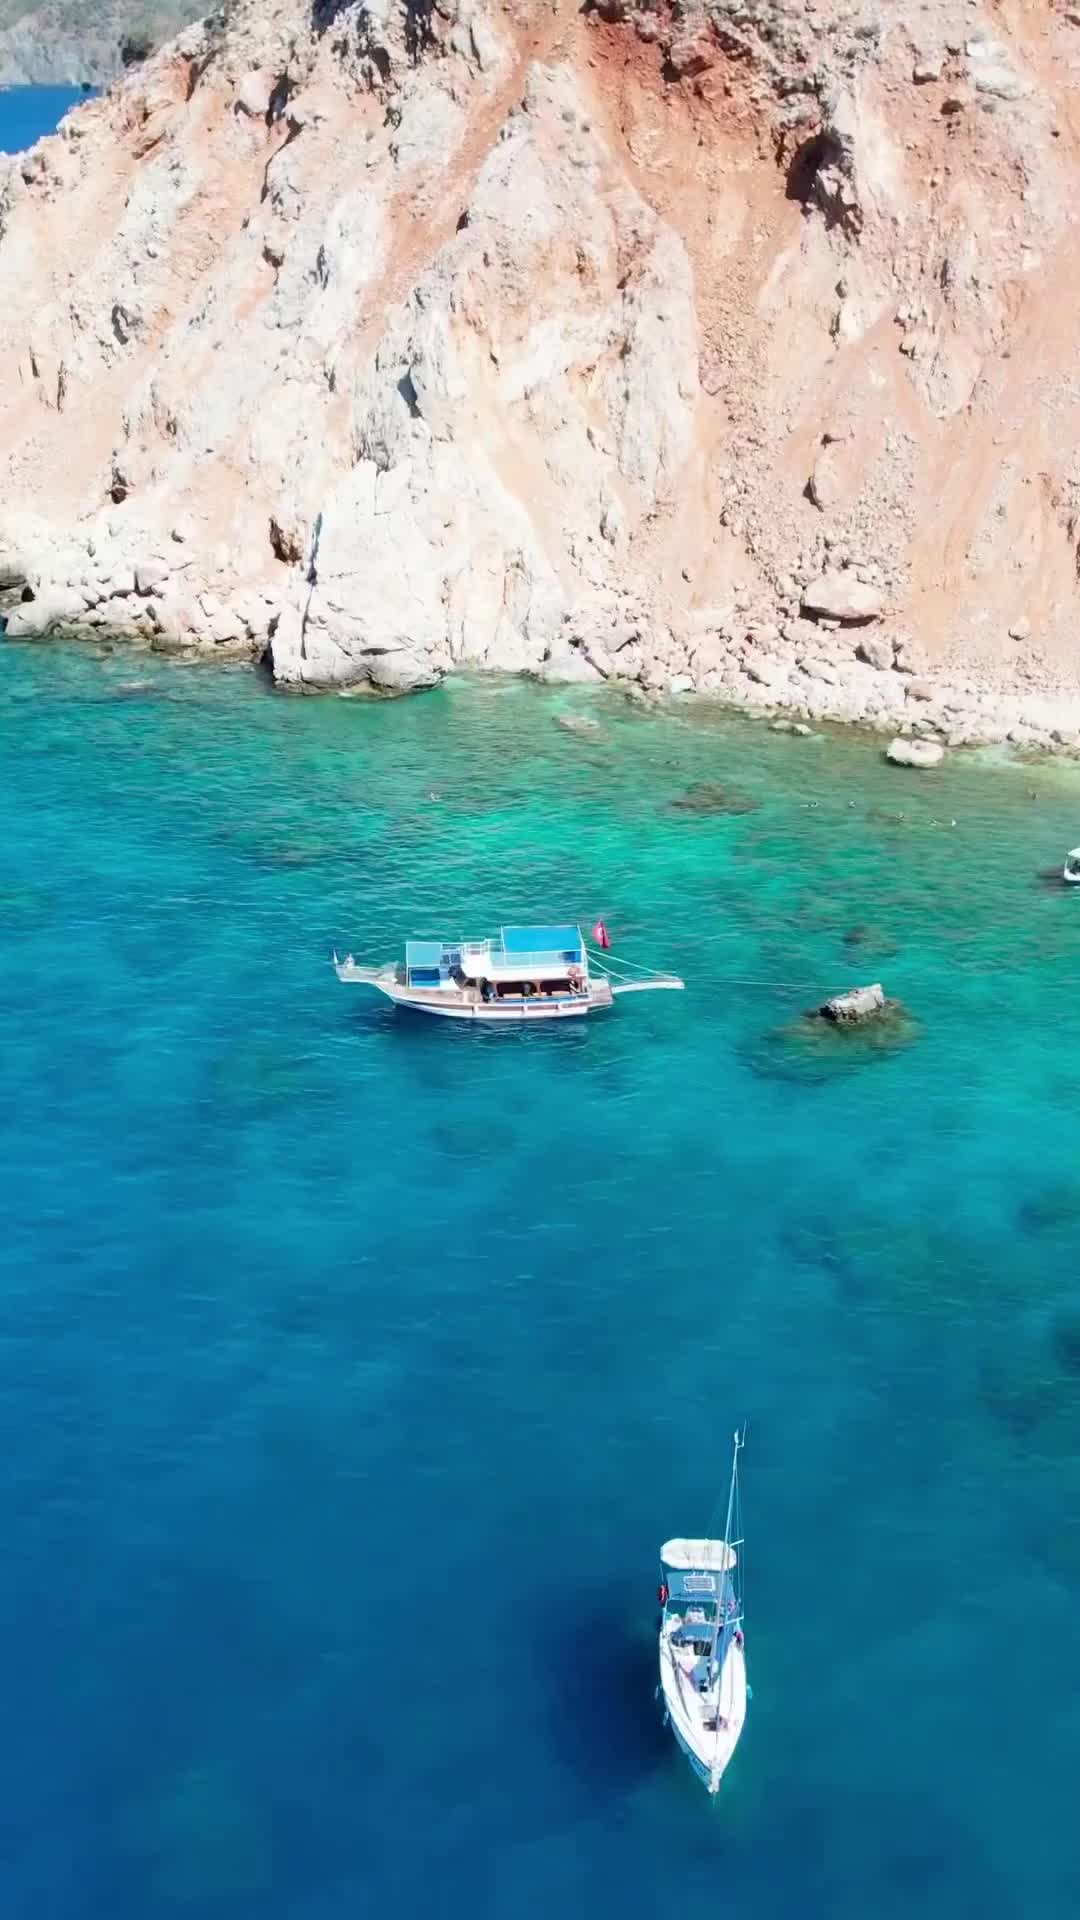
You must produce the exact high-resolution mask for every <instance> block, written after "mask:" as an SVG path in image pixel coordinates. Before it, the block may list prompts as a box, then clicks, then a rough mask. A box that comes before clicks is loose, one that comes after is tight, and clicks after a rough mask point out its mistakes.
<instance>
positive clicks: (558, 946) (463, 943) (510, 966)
mask: <svg viewBox="0 0 1080 1920" xmlns="http://www.w3.org/2000/svg"><path fill="white" fill-rule="evenodd" d="M571 968H575V969H577V970H578V972H580V973H581V975H582V976H583V977H584V978H587V977H588V971H589V963H588V955H587V953H586V950H585V942H584V940H583V939H582V937H581V929H580V927H571V926H562V927H551V926H543V927H503V929H502V931H501V933H500V935H499V938H498V940H457V941H454V940H409V941H407V942H406V944H405V970H406V979H407V981H408V984H409V985H410V986H412V987H435V988H438V987H440V986H444V985H449V984H450V983H452V982H453V981H454V979H455V978H456V977H460V976H464V978H465V979H466V980H490V981H491V982H492V984H493V985H496V986H498V985H501V984H509V983H511V982H513V981H519V980H520V981H525V980H532V981H537V982H540V981H545V980H565V979H566V977H567V975H568V973H569V971H570V969H571Z"/></svg>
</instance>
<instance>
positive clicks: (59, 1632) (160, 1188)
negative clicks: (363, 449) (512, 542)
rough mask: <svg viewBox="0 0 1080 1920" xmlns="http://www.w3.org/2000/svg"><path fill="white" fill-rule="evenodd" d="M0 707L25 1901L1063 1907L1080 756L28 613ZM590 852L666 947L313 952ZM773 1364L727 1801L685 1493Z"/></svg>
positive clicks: (502, 900) (9, 1584)
mask: <svg viewBox="0 0 1080 1920" xmlns="http://www.w3.org/2000/svg"><path fill="white" fill-rule="evenodd" d="M571 712H574V713H578V714H581V713H588V714H591V715H592V716H593V717H595V718H596V719H597V720H598V721H599V723H600V728H599V731H598V732H597V733H595V734H594V735H591V736H585V735H580V734H576V733H571V732H568V731H566V730H565V729H564V728H562V727H561V726H559V725H557V724H556V716H558V715H559V714H566V713H571ZM0 765H2V766H3V768H4V774H5V812H6V822H5V826H6V830H5V834H4V851H3V857H2V864H0V898H2V905H3V913H4V929H5V932H4V939H3V943H2V945H0V1001H2V1006H3V1013H4V1038H5V1044H4V1066H5V1073H4V1090H5V1099H4V1104H3V1111H2V1116H0V1130H2V1141H0V1164H2V1166H3V1168H4V1176H5V1206H4V1216H5V1218H4V1233H3V1236H2V1239H0V1431H2V1434H3V1439H4V1443H5V1447H4V1451H5V1457H6V1460H7V1472H6V1473H5V1475H4V1476H3V1480H2V1482H0V1534H2V1538H3V1541H4V1547H5V1578H4V1580H3V1583H2V1585H0V1648H2V1650H3V1675H2V1694H3V1698H4V1702H5V1710H6V1723H7V1729H8V1736H7V1739H6V1741H5V1743H4V1749H3V1759H2V1762H0V1768H2V1779H0V1806H2V1808H3V1819H4V1846H3V1865H2V1867H0V1889H2V1891H3V1896H4V1900H5V1909H6V1911H8V1912H11V1913H26V1914H31V1913H34V1914H43V1915H45V1914H47V1915H48V1916H50V1920H76V1916H78V1917H79V1920H82V1917H83V1916H87V1915H94V1916H97V1915H108V1916H109V1917H110V1920H136V1917H137V1920H147V1917H148V1916H158V1915H161V1916H172V1915H180V1914H182V1915H187V1916H197V1920H226V1916H227V1917H228V1920H233V1916H236V1917H237V1920H247V1917H248V1916H255V1915H258V1916H260V1920H278V1916H281V1917H282V1920H284V1917H285V1916H288V1920H337V1916H346V1915H347V1916H356V1915H366V1914H369V1913H370V1914H376V1913H379V1914H384V1913H387V1912H390V1911H394V1912H397V1913H400V1914H404V1915H408V1916H412V1915H428V1914H431V1915H438V1916H452V1917H454V1920H456V1916H468V1920H525V1916H529V1920H532V1917H533V1916H536V1915H538V1914H558V1915H559V1916H561V1920H579V1917H580V1920H585V1916H594V1915H596V1914H597V1913H602V1914H624V1915H630V1916H638V1915H641V1916H651V1915H655V1914H656V1913H657V1912H660V1911H671V1910H672V1909H673V1908H674V1909H677V1910H680V1911H689V1912H695V1913H696V1912H705V1911H707V1912H710V1913H712V1912H722V1913H726V1914H731V1915H736V1916H739V1917H740V1920H743V1917H746V1920H750V1917H751V1916H752V1917H753V1920H791V1916H792V1915H795V1914H798V1915H801V1916H814V1917H815V1920H816V1917H817V1916H821V1920H826V1916H827V1917H828V1920H837V1917H838V1916H844V1917H845V1920H846V1917H847V1916H850V1917H851V1920H866V1916H868V1915H873V1916H875V1920H892V1917H893V1916H897V1917H899V1916H901V1915H904V1916H908V1915H909V1914H911V1913H912V1912H913V1911H919V1912H920V1913H922V1914H926V1915H928V1916H930V1920H945V1917H946V1916H948V1920H957V1916H961V1915H971V1916H975V1915H977V1916H979V1917H980V1920H999V1917H1000V1920H1015V1915H1016V1914H1017V1913H1018V1912H1023V1913H1024V1914H1025V1915H1039V1916H1056V1915H1062V1916H1064V1915H1066V1914H1069V1915H1071V1914H1072V1913H1074V1912H1075V1907H1076V1892H1077V1884H1078V1881H1077V1870H1078V1842H1077V1837H1076V1821H1075V1815H1074V1811H1073V1798H1074V1788H1073V1770H1074V1764H1075V1756H1076V1752H1077V1747H1078V1743H1080V1635H1078V1634H1077V1630H1076V1600H1077V1585H1078V1581H1080V1420H1078V1414H1077V1389H1078V1384H1080V1279H1078V1275H1080V1259H1078V1255H1080V1169H1078V1166H1077V1127H1076V1113H1077V1107H1078V1099H1080V1064H1078V1058H1077V1048H1076V1040H1075V1032H1074V1021H1073V1008H1074V1003H1075V987H1076V978H1077V968H1076V954H1077V951H1078V946H1080V922H1078V919H1077V915H1078V914H1080V898H1073V897H1072V895H1071V894H1067V893H1066V892H1065V890H1064V889H1060V888H1056V887H1051V886H1049V885H1048V884H1047V883H1045V882H1044V881H1042V880H1041V879H1040V878H1039V877H1038V876H1039V870H1040V869H1041V868H1043V867H1045V866H1046V865H1047V864H1048V863H1052V862H1057V861H1059V860H1060V856H1061V855H1062V853H1063V851H1064V849H1065V848H1066V847H1068V846H1071V845H1073V844H1074V843H1075V842H1076V841H1077V840H1080V786H1078V785H1077V784H1076V777H1075V775H1074V776H1072V778H1071V781H1070V777H1069V776H1066V775H1065V774H1063V773H1061V772H1060V771H1058V770H1056V769H1041V768H1040V769H1035V770H1032V769H1015V768H1013V769H1008V770H1005V769H1003V770H998V771H988V770H986V769H985V768H983V769H977V768H971V767H962V766H960V765H959V764H956V765H953V766H949V767H947V768H945V769H943V770H942V771H941V772H940V773H939V774H931V775H910V774H906V773H904V772H901V771H899V770H896V769H892V768H888V767H886V766H885V765H883V764H882V762H881V759H880V750H879V749H878V748H876V747H875V746H874V745H873V744H872V743H871V744H867V743H862V742H859V741H857V740H855V739H845V738H837V739H833V740H830V741H829V742H827V743H826V742H816V741H810V742H807V741H801V740H791V739H786V738H781V737H777V736H773V735H770V734H769V733H768V732H767V730H765V729H763V728H761V727H757V726H754V725H752V724H750V723H748V722H741V721H738V720H736V719H733V718H724V717H723V716H721V715H717V714H708V713H706V712H703V711H699V712H691V711H690V710H684V711H680V712H678V713H673V714H669V715H666V716H664V715H661V716H652V715H643V714H641V713H639V712H638V711H637V710H635V709H633V708H631V707H628V706H623V705H621V704H620V703H618V702H614V701H611V700H610V699H596V700H594V701H593V702H592V703H591V704H590V703H588V702H587V701H586V698H585V696H584V695H582V694H580V693H571V692H559V693H551V692H543V691H538V690H536V689H532V688H528V687H524V686H510V687H503V686H502V685H499V684H480V685H476V686H470V685H460V686H455V687H452V688H448V689H445V690H443V691H441V692H439V693H437V694H433V695H429V696H425V697H422V698H417V699H414V700H411V701H407V702H401V703H397V704H391V705H369V704H364V703H362V702H343V701H305V702H290V701H287V700H284V699H281V698H279V697H275V696H274V695H273V694H272V693H270V692H269V691H268V690H267V689H266V688H265V687H264V686H263V685H262V684H261V682H260V681H259V680H258V679H257V678H256V677H255V676H252V675H250V674H244V673H239V672H238V673H235V674H233V673H215V672H213V671H210V670H206V671H190V670H183V669H176V668H170V667H167V666H165V665H162V664H159V663H157V662H155V661H152V660H151V661H144V660H141V659H138V658H133V657H132V656H130V655H120V654H117V655H114V656H112V657H106V658H103V659H102V658H97V657H94V656H92V655H91V654H89V653H87V652H78V651H60V650H47V649H44V648H41V649H35V648H33V647H15V646H8V647H5V648H4V649H3V650H2V652H0ZM717 783H720V784H722V785H723V787H724V788H725V790H726V791H725V796H724V800H723V804H724V805H726V806H727V807H739V806H742V807H745V808H746V810H745V811H741V812H740V811H724V812H718V811H701V810H699V809H700V808H701V807H702V806H708V805H710V804H712V805H715V804H717V802H718V796H717V795H716V793H715V792H713V793H712V794H711V795H710V794H709V793H706V794H704V795H703V794H702V793H701V791H700V789H701V787H702V785H703V784H704V785H707V786H708V785H711V786H712V787H713V788H715V786H716V784H717ZM695 788H697V789H698V792H697V793H696V795H695V794H692V798H691V805H690V806H689V807H680V806H678V805H676V804H675V803H676V802H678V801H679V800H680V799H682V798H684V797H685V796H686V794H687V792H688V790H693V789H695ZM953 821H955V823H956V824H955V825H953V824H951V822H953ZM598 913H603V915H604V916H605V918H606V919H607V921H608V925H609V927H610V928H611V931H612V938H613V945H614V947H615V949H616V950H619V951H623V952H626V953H628V954H630V955H632V956H636V957H639V958H642V959H644V960H646V961H650V960H654V961H656V962H659V963H661V964H667V965H670V966H672V967H675V968H677V969H678V970H679V971H681V972H682V973H684V974H685V976H686V979H687V982H688V989H687V992H686V993H685V994H684V995H676V994H657V995H654V996H641V997H639V998H637V999H630V1000H624V1001H623V1002H622V1003H621V1004H619V1005H618V1006H617V1007H616V1008H615V1010H614V1011H613V1012H612V1013H611V1014H610V1015H608V1016H606V1017H598V1018H596V1019H594V1020H591V1021H588V1022H584V1023H582V1024H581V1025H580V1026H578V1025H574V1026H569V1027H561V1028H559V1029H557V1030H555V1031H547V1030H545V1031H541V1032H529V1033H518V1034H505V1033H496V1034H491V1033H487V1032H474V1031H470V1030H468V1029H458V1028H455V1027H454V1026H449V1025H442V1024H440V1023H436V1022H430V1023H424V1022H423V1021H420V1020H412V1021H410V1019H409V1018H408V1016H405V1015H395V1014H394V1013H393V1012H392V1011H391V1010H389V1009H385V1008H384V1007H383V1006H382V1004H381V1003H376V1002H374V1001H373V1000H369V999H368V998H366V997H364V996H363V995H362V994H361V993H359V992H354V991H351V990H347V989H345V988H342V987H340V986H339V985H338V984H337V982H336V981H335V979H334V977H333V975H332V973H331V971H330V967H329V964H328V954H329V950H330V948H331V946H332V945H333V944H334V943H338V944H339V945H340V944H347V945H350V946H353V947H355V949H356V950H357V952H358V953H360V952H362V951H372V952H375V953H380V952H381V953H392V952H394V951H395V950H396V948H397V947H398V946H399V944H400V940H401V938H402V936H403V935H404V934H405V933H407V932H415V933H422V932H426V931H430V932H440V931H444V930H446V931H458V930H465V931H483V930H486V929H488V928H492V927H494V926H496V925H497V924H498V922H499V921H500V919H504V918H505V919H515V918H525V917H528V916H533V915H535V916H548V915H556V916H561V915H563V914H565V915H567V916H573V917H577V916H581V917H582V918H583V919H586V920H589V919H591V918H592V917H593V916H595V915H596V914H598ZM874 977H882V978H883V979H884V981H885V983H886V985H887V987H888V988H889V990H890V991H891V992H892V993H894V994H897V995H899V996H900V997H902V999H903V1000H904V1002H905V1003H906V1004H907V1006H908V1007H909V1009H910V1010H911V1013H912V1015H913V1016H914V1018H915V1020H916V1021H917V1025H916V1026H913V1027H911V1028H910V1029H901V1030H900V1033H899V1036H898V1038H899V1039H900V1040H901V1041H904V1042H906V1043H907V1044H903V1045H898V1046H896V1047H895V1048H885V1049H880V1050H877V1051H875V1052H873V1053H866V1052H864V1051H862V1050H861V1049H860V1048H859V1047H858V1043H856V1049H855V1050H854V1051H852V1050H851V1049H850V1048H848V1049H847V1050H845V1051H843V1052H840V1053H837V1052H835V1051H831V1050H830V1051H826V1052H821V1051H819V1050H817V1049H816V1048H814V1047H808V1046H807V1044H806V1039H805V1036H804V1033H803V1032H802V1031H801V1030H800V1028H799V1025H798V1023H797V1022H796V1027H795V1030H794V1032H790V1031H785V1029H786V1028H787V1026H788V1023H789V1022H790V1020H791V1018H792V1016H793V1015H797V1014H798V1012H799V1010H800V1009H801V1008H803V1007H804V1006H805V1005H806V1004H807V1003H808V1002H809V1001H811V1000H813V999H814V998H815V997H816V996H819V995H820V994H822V993H823V992H824V991H826V990H828V989H831V988H835V987H837V986H839V985H843V984H845V983H848V982H850V981H852V980H858V979H865V978H874ZM839 1044H840V1043H839V1042H837V1045H838V1046H839ZM744 1416H745V1418H746V1419H747V1421H748V1423H749V1442H748V1447H747V1453H746V1456H745V1481H744V1495H745V1508H746V1523H747V1529H748V1547H747V1558H746V1568H747V1606H748V1619H747V1646H748V1656H749V1660H750V1665H751V1678H752V1681H753V1686H754V1700H753V1706H752V1710H751V1718H750V1720H749V1722H748V1726H747V1731H746V1734H745V1736H744V1740H743V1743H742V1745H741V1747H740V1750H739V1753H738V1756H737V1759H736V1763H735V1765H734V1767H733V1769H732V1771H731V1773H730V1774H729V1776H728V1779H727V1781H726V1782H725V1786H724V1790H723V1792H722V1794H721V1796H720V1799H719V1802H718V1803H717V1804H716V1805H714V1806H710V1805H709V1804H708V1803H707V1801H706V1798H705V1796H704V1795H703V1793H702V1792H701V1791H700V1789H699V1788H698V1787H697V1786H696V1785H695V1783H694V1782H693V1780H692V1779H691V1777H690V1774H689V1771H688V1769H687V1768H686V1767H685V1764H684V1763H682V1762H681V1761H680V1760H679V1758H678V1756H677V1754H676V1753H675V1751H674V1747H673V1744H672V1743H671V1741H670V1740H669V1738H668V1736H667V1735H666V1734H665V1733H664V1732H663V1730H662V1729H661V1727H660V1725H659V1723H658V1720H657V1717H656V1712H655V1708H654V1703H653V1684H654V1667H653V1641H652V1635H653V1628H654V1619H655V1586H656V1548H657V1545H658V1543H659V1541H660V1540H661V1539H662V1538H663V1537H664V1536H665V1535H667V1534H668V1533H671V1532H676V1531H680V1532H681V1531H688V1532H692V1531H696V1530H698V1529H700V1528H703V1527H704V1526H705V1525H706V1524H707V1522H708V1520H709V1518H710V1516H711V1514H712V1512H713V1509H714V1504H715V1502H716V1500H717V1498H718V1496H719V1495H720V1494H721V1493H722V1491H723V1487H724V1483H725V1479H726V1472H727V1462H728V1440H729V1434H730V1430H731V1428H732V1426H733V1425H734V1423H735V1421H736V1420H737V1419H740V1418H742V1417H744Z"/></svg>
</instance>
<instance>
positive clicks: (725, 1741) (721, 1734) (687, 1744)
mask: <svg viewBox="0 0 1080 1920" xmlns="http://www.w3.org/2000/svg"><path fill="white" fill-rule="evenodd" d="M660 1684H661V1688H662V1690H663V1695H664V1706H665V1708H666V1711H667V1718H668V1721H669V1724H670V1726H671V1729H672V1732H673V1733H674V1735H675V1738H676V1740H677V1741H678V1743H679V1745H680V1747H681V1748H682V1750H683V1752H684V1753H685V1755H686V1757H687V1759H688V1760H689V1762H690V1765H691V1766H692V1767H693V1769H694V1772H695V1773H696V1774H697V1776H698V1778H699V1780H701V1781H702V1782H703V1784H704V1786H705V1787H706V1789H707V1791H708V1792H709V1793H716V1792H718V1790H719V1787H720V1782H721V1780H722V1779H723V1777H724V1774H725V1772H726V1771H727V1768H728V1766H729V1764H730V1762H731V1758H732V1755H733V1754H734V1752H735V1749H736V1747H737V1746H738V1744H739V1737H740V1735H741V1733H742V1730H743V1726H744V1724H745V1721H746V1654H745V1651H744V1649H743V1647H742V1646H741V1645H739V1643H738V1642H737V1641H734V1640H732V1642H731V1643H730V1645H729V1646H728V1649H727V1654H726V1656H725V1659H724V1664H723V1666H722V1668H721V1670H720V1684H719V1689H718V1692H717V1694H716V1695H714V1696H712V1697H711V1698H709V1699H707V1700H706V1699H703V1697H702V1696H701V1695H700V1694H699V1693H698V1692H696V1690H695V1688H694V1687H693V1686H692V1685H691V1683H690V1681H689V1680H688V1678H687V1676H686V1674H684V1673H683V1672H682V1670H681V1669H680V1667H679V1664H678V1661H677V1659H676V1657H675V1655H674V1653H673V1650H672V1646H671V1642H670V1640H669V1639H668V1637H667V1635H666V1634H665V1633H663V1632H661V1635H660Z"/></svg>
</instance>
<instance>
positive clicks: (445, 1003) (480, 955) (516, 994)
mask: <svg viewBox="0 0 1080 1920" xmlns="http://www.w3.org/2000/svg"><path fill="white" fill-rule="evenodd" d="M334 970H335V972H336V974H337V977H338V979H339V980H342V981H344V982H345V983H346V984H347V985H354V986H363V987H373V988H374V989H375V991H376V992H377V993H381V994H384V995H385V996H386V998H387V999H388V1000H391V1001H393V1003H394V1005H395V1006H398V1007H412V1008H413V1009H414V1011H415V1012H417V1013H433V1014H437V1015H440V1016H441V1017H442V1018H444V1019H451V1020H485V1021H489V1022H491V1023H492V1024H495V1025H499V1024H502V1025H508V1024H509V1025H514V1024H517V1023H519V1022H520V1021H523V1020H565V1019H574V1018H578V1017H580V1016H581V1015H583V1014H586V1013H596V1012H597V1011H599V1010H600V1009H601V1008H603V1007H610V1006H612V1005H613V1003H614V1000H615V997H616V995H617V994H620V993H644V992H648V991H650V990H652V991H655V990H656V989H658V988H672V987H674V988H681V987H682V985H683V982H682V981H681V980H680V979H678V978H677V977H676V976H675V975H674V974H670V973H656V974H647V975H642V976H639V977H637V978H632V977H629V976H628V977H626V978H623V977H622V970H621V965H620V974H619V977H617V978H615V977H613V976H612V973H611V971H610V968H609V965H608V963H607V961H606V958H602V957H601V956H600V955H598V954H594V953H592V952H591V951H590V949H589V947H588V946H587V944H586V942H585V940H584V938H583V936H582V932H581V928H580V927H576V926H537V927H503V928H502V930H501V932H500V934H499V937H498V939H497V940H409V941H407V942H406V944H405V959H404V961H403V962H401V961H396V962H395V961H389V962H387V963H386V964H385V965H383V966H376V967H369V966H364V965H361V964H358V962H357V961H356V960H354V958H353V956H352V954H351V953H350V954H347V955H346V957H345V959H344V960H339V959H338V956H337V954H336V953H335V955H334Z"/></svg>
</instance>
